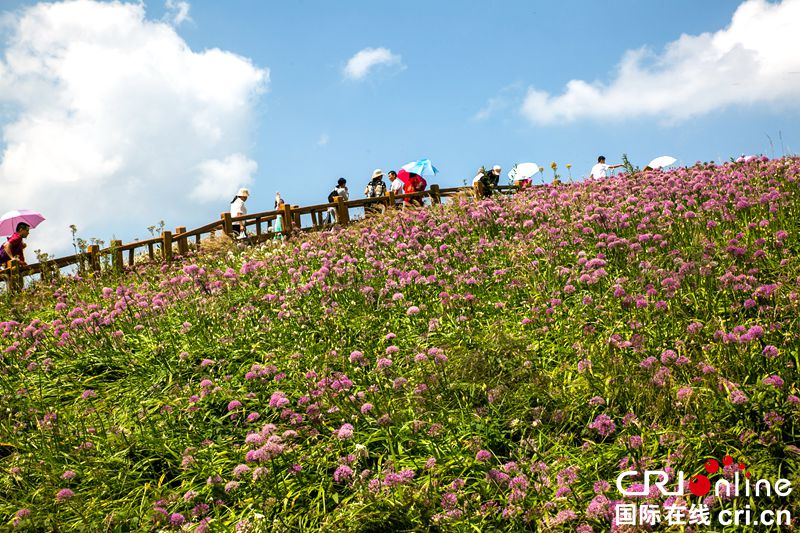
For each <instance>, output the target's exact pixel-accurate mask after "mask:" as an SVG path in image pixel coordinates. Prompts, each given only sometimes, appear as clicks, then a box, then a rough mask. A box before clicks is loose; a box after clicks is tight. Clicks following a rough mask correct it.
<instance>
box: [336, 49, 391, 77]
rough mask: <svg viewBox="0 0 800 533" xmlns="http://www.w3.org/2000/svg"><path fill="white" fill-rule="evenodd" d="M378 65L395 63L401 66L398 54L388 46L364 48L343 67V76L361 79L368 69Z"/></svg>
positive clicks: (367, 72)
mask: <svg viewBox="0 0 800 533" xmlns="http://www.w3.org/2000/svg"><path fill="white" fill-rule="evenodd" d="M380 65H386V66H390V65H397V66H400V67H401V68H402V61H401V58H400V56H399V55H397V54H393V53H392V51H391V50H389V49H388V48H364V49H363V50H360V51H359V52H358V53H356V55H354V56H353V57H351V58H350V60H349V61H348V62H347V65H345V67H344V77H345V78H347V79H350V80H362V79H364V78H365V77H366V76H367V74H369V72H370V70H372V69H374V68H375V67H378V66H380Z"/></svg>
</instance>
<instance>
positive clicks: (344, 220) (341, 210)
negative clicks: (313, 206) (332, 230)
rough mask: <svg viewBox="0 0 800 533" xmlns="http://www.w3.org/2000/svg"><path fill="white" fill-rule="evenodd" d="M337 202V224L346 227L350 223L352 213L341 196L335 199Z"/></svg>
mask: <svg viewBox="0 0 800 533" xmlns="http://www.w3.org/2000/svg"><path fill="white" fill-rule="evenodd" d="M335 201H336V223H337V224H339V225H340V226H346V225H348V224H349V223H350V211H349V210H348V209H347V204H345V202H344V200H342V197H341V196H337V197H336V198H335Z"/></svg>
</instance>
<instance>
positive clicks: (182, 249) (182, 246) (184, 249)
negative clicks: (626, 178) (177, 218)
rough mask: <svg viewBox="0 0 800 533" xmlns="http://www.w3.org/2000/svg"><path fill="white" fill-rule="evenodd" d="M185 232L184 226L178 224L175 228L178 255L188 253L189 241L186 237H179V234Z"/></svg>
mask: <svg viewBox="0 0 800 533" xmlns="http://www.w3.org/2000/svg"><path fill="white" fill-rule="evenodd" d="M183 233H186V227H185V226H178V227H177V228H175V236H176V237H177V238H178V254H179V255H186V254H187V253H189V243H188V242H187V241H186V237H181V234H183Z"/></svg>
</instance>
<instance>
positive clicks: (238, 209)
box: [231, 187, 250, 239]
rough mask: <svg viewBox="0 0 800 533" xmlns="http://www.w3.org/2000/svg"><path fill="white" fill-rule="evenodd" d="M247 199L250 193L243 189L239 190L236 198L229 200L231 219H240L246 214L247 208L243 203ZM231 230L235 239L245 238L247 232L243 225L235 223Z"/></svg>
mask: <svg viewBox="0 0 800 533" xmlns="http://www.w3.org/2000/svg"><path fill="white" fill-rule="evenodd" d="M249 197H250V191H248V190H247V189H245V188H244V187H242V188H241V189H239V192H237V193H236V196H234V197H233V200H231V217H241V216H244V215H246V214H247V208H246V207H245V205H244V203H245V202H246V201H247V198H249ZM232 228H233V234H234V236H235V237H236V238H237V239H244V238H247V232H246V231H245V227H244V223H240V222H235V223H234V224H233V225H232Z"/></svg>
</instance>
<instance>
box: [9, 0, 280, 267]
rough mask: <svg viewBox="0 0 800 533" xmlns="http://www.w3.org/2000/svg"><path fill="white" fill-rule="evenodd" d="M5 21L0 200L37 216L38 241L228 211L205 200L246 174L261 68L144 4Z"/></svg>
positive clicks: (22, 14)
mask: <svg viewBox="0 0 800 533" xmlns="http://www.w3.org/2000/svg"><path fill="white" fill-rule="evenodd" d="M179 4H181V2H177V3H175V5H179ZM187 6H188V4H187ZM187 9H188V7H187ZM187 13H188V11H187ZM179 14H180V13H178V15H179ZM7 20H8V23H9V24H10V29H11V32H10V37H9V39H8V40H7V42H6V43H5V49H4V55H3V57H2V59H0V104H4V106H3V108H4V109H7V110H8V109H10V110H11V115H10V119H8V120H4V122H3V123H2V135H3V144H4V151H3V154H2V160H0V184H2V187H0V188H2V191H3V194H2V204H3V205H0V210H2V209H13V208H31V209H36V210H39V211H42V212H43V213H45V215H46V216H47V218H48V220H47V222H45V223H44V224H42V225H41V226H40V227H39V228H37V230H36V231H35V233H34V234H32V237H31V240H35V242H34V243H33V246H34V247H41V248H43V249H45V250H46V251H48V252H53V251H64V250H65V249H67V248H68V245H69V242H70V234H69V231H68V229H67V228H68V226H69V224H71V223H75V224H77V225H78V227H79V229H80V230H81V233H82V234H83V235H84V236H97V237H100V238H104V239H108V238H109V237H110V236H111V234H112V233H114V234H117V235H125V234H126V233H130V228H132V227H135V228H139V227H142V228H143V227H145V226H146V225H148V224H150V223H152V222H153V221H158V220H161V219H163V220H166V221H168V223H170V224H175V225H189V224H191V223H192V222H200V221H206V220H208V219H213V218H216V216H217V215H218V213H219V212H220V211H222V210H223V209H221V208H220V206H219V205H217V206H214V205H212V204H209V203H208V202H211V201H218V202H225V201H226V200H228V199H229V198H230V197H232V195H233V194H234V193H235V191H236V188H237V187H239V186H240V185H245V184H248V183H251V182H252V179H253V174H254V173H255V171H256V168H257V165H256V163H255V162H254V161H251V160H249V159H248V158H247V156H246V155H243V154H244V153H245V152H246V148H247V147H249V146H250V138H251V131H252V126H253V124H252V117H253V108H254V106H255V104H256V103H257V100H258V98H259V95H260V94H261V93H263V92H264V91H265V90H266V88H267V85H268V83H269V71H268V70H267V69H262V68H258V67H256V66H255V65H253V64H252V63H251V62H250V61H249V60H248V59H246V58H243V57H240V56H237V55H235V54H233V53H230V52H226V51H223V50H219V49H211V50H206V51H203V52H194V51H192V50H191V49H190V48H189V46H188V45H187V44H186V43H185V42H184V41H183V39H181V37H180V36H179V35H178V34H177V33H176V32H175V30H174V28H173V27H172V26H170V25H168V24H166V23H164V22H160V21H152V20H148V19H147V18H146V16H145V12H144V6H143V4H142V3H136V4H126V3H119V2H113V3H100V2H95V1H91V0H78V1H73V2H67V3H57V4H37V5H35V6H32V7H30V8H27V9H24V10H21V11H19V12H16V13H13V14H11V15H10V16H8V17H7ZM139 233H140V232H138V231H137V232H134V235H137V234H139Z"/></svg>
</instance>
